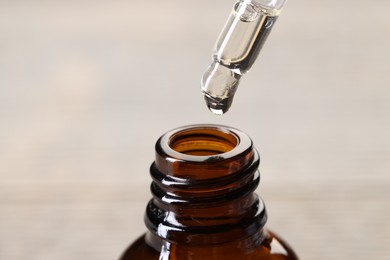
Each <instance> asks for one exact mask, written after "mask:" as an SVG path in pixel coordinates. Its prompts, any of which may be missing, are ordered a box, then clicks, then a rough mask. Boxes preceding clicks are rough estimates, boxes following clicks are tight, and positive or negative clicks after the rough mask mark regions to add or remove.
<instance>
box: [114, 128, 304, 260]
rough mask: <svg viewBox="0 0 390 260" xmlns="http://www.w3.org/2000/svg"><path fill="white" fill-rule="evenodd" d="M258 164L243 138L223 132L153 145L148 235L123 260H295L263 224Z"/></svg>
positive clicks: (183, 134)
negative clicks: (258, 191)
mask: <svg viewBox="0 0 390 260" xmlns="http://www.w3.org/2000/svg"><path fill="white" fill-rule="evenodd" d="M259 163H260V158H259V155H258V153H257V151H256V150H255V149H254V147H253V146H252V141H251V139H250V138H249V137H248V136H247V135H246V134H244V133H242V132H241V131H238V130H236V129H232V128H229V127H225V126H218V125H194V126H187V127H183V128H180V129H175V130H173V131H171V132H168V133H166V134H165V135H163V136H162V137H161V138H160V139H159V140H158V141H157V143H156V160H155V162H154V163H153V164H152V166H151V168H150V173H151V176H152V178H153V182H152V185H151V191H152V194H153V199H152V200H151V201H150V202H149V204H148V205H147V208H146V214H145V224H146V226H147V228H148V231H147V233H146V234H144V235H142V236H141V237H140V238H139V239H138V240H137V241H135V242H134V243H133V244H132V245H131V246H130V247H129V248H128V249H127V250H126V252H125V253H124V254H123V255H122V257H121V258H120V259H121V260H287V259H288V260H295V259H298V258H297V256H296V255H295V253H294V252H293V251H292V250H291V249H290V247H289V246H287V244H286V243H285V242H284V241H282V240H281V239H280V238H279V237H277V236H276V235H275V234H273V233H271V232H269V231H267V230H266V229H265V228H264V225H265V223H266V220H267V214H266V210H265V207H264V204H263V202H262V200H261V199H259V197H258V196H257V195H256V194H255V193H254V190H255V189H256V187H257V185H258V184H259V181H260V173H259V171H258V169H257V168H258V166H259Z"/></svg>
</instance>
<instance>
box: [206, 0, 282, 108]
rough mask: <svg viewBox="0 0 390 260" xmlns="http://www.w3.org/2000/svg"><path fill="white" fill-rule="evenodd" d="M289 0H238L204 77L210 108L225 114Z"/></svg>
mask: <svg viewBox="0 0 390 260" xmlns="http://www.w3.org/2000/svg"><path fill="white" fill-rule="evenodd" d="M285 2H286V0H256V1H252V0H238V1H237V2H236V3H235V5H234V7H233V11H232V13H231V15H230V16H229V18H228V20H227V22H226V24H225V26H224V28H223V30H222V32H221V34H220V36H219V38H218V40H217V43H216V44H215V47H214V50H213V62H212V63H211V65H210V66H209V67H208V69H207V70H206V72H205V74H204V75H203V77H202V81H201V89H202V93H203V95H204V98H205V100H206V104H207V106H208V108H209V109H210V110H211V111H212V112H213V113H215V114H218V115H222V114H224V113H225V112H227V111H228V110H229V108H230V106H231V104H232V101H233V97H234V94H235V92H236V90H237V87H238V84H239V82H240V79H241V77H242V76H243V75H244V74H245V73H246V72H248V70H249V69H250V68H251V67H252V65H253V63H254V62H255V60H256V58H257V56H258V54H259V52H260V50H261V49H262V47H263V44H264V42H265V41H266V40H267V37H268V35H269V33H270V32H271V30H272V27H273V25H274V24H275V22H276V20H277V18H278V16H279V14H280V12H281V10H282V8H283V6H284V4H285Z"/></svg>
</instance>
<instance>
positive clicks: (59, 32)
mask: <svg viewBox="0 0 390 260" xmlns="http://www.w3.org/2000/svg"><path fill="white" fill-rule="evenodd" d="M234 2H235V1H234V0H213V1H185V0H184V1H183V0H168V1H157V0H149V1H132V0H127V1H124V0H112V1H88V0H87V1H76V0H71V1H48V0H47V1H45V0H36V1H8V0H1V1H0V259H4V260H24V259H29V260H45V259H57V260H62V259H96V260H99V259H102V260H103V259H117V258H118V257H119V255H120V254H121V253H122V252H123V250H124V249H125V248H126V247H127V246H128V245H129V244H130V243H131V242H132V241H133V240H134V239H135V238H137V237H138V236H139V235H141V234H142V233H143V232H144V231H145V227H144V225H143V214H144V209H145V206H146V203H147V201H148V200H149V199H150V197H151V195H150V192H149V183H150V177H149V172H148V168H149V165H150V164H151V162H152V161H153V159H154V143H155V141H156V140H157V138H158V137H159V136H160V135H162V134H163V133H165V132H166V131H168V130H171V129H172V128H176V127H178V126H182V125H187V124H196V123H217V124H225V125H230V126H233V127H236V128H239V129H241V130H243V131H244V132H246V133H247V134H248V135H250V136H251V137H252V139H253V141H254V143H255V145H256V147H257V148H258V150H259V151H260V155H261V156H262V164H261V166H260V170H261V173H262V182H261V184H260V186H259V189H258V193H259V194H260V195H261V196H262V197H263V199H264V201H265V203H266V205H267V208H268V213H269V221H268V224H267V225H268V227H269V228H271V229H272V230H274V231H276V233H279V234H280V235H281V236H282V237H284V238H285V239H286V240H287V241H289V243H290V244H291V245H292V247H293V248H294V249H295V250H296V251H297V252H298V254H299V256H300V257H301V259H316V260H329V259H332V260H341V259H343V260H345V259H359V260H360V259H362V260H363V259H364V260H367V259H377V260H382V259H383V260H384V259H389V258H388V257H389V252H388V245H387V244H388V242H389V241H390V223H389V222H390V176H389V170H390V116H389V111H390V89H389V87H390V49H389V46H390V16H389V15H388V10H389V9H390V2H389V1H387V0H378V1H375V3H374V2H372V3H371V2H370V3H368V2H367V1H365V0H344V1H336V0H328V1H309V0H290V1H288V3H287V5H286V6H285V8H284V11H283V13H282V15H281V16H280V18H279V20H278V22H277V23H276V25H275V27H274V29H273V32H272V33H271V36H270V38H269V39H268V41H267V43H266V45H265V47H264V49H263V51H262V53H261V54H260V57H259V60H258V61H257V63H256V64H255V65H254V67H253V68H252V70H251V72H250V73H249V74H247V75H246V77H244V79H243V80H242V83H241V85H240V88H239V89H238V91H237V94H236V97H235V102H234V104H233V106H232V108H231V111H230V112H228V113H227V114H226V115H224V116H222V117H221V116H215V115H213V114H211V113H210V112H209V111H208V110H207V108H206V106H205V104H204V101H203V98H202V96H201V94H200V90H199V89H200V86H199V82H200V78H201V76H202V74H203V73H204V71H205V69H206V67H207V66H208V65H209V63H210V61H211V50H212V47H213V44H214V42H215V40H216V38H217V36H218V34H219V32H220V31H221V29H222V27H223V25H224V23H225V21H226V19H227V17H228V15H229V13H230V11H231V9H232V6H233V4H234Z"/></svg>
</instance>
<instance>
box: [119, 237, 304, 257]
mask: <svg viewBox="0 0 390 260" xmlns="http://www.w3.org/2000/svg"><path fill="white" fill-rule="evenodd" d="M267 233H268V234H267V237H266V238H265V239H264V240H262V242H261V243H259V245H256V246H254V247H253V246H252V245H248V244H246V243H248V242H247V241H237V242H234V243H227V244H221V245H218V246H213V247H191V246H188V245H182V244H169V245H168V246H164V245H163V246H161V248H160V249H159V250H157V249H155V246H151V245H149V244H148V243H147V241H146V240H147V239H146V236H145V235H143V236H141V237H140V238H139V239H137V240H136V241H135V242H134V243H133V244H132V245H131V246H130V247H129V248H128V249H127V250H126V252H125V253H124V254H123V255H122V257H121V258H120V260H136V259H143V260H159V259H163V260H190V259H191V260H205V259H208V260H221V259H222V260H298V257H297V256H296V254H295V253H294V251H293V250H292V249H291V248H290V247H289V246H288V245H287V243H286V242H284V241H283V240H282V239H281V238H280V237H278V236H277V235H275V234H274V233H272V232H267Z"/></svg>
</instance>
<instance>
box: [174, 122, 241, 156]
mask: <svg viewBox="0 0 390 260" xmlns="http://www.w3.org/2000/svg"><path fill="white" fill-rule="evenodd" d="M238 143H239V138H238V137H237V136H236V135H234V134H233V133H231V132H229V133H227V132H223V131H222V130H220V129H218V128H193V129H185V130H182V131H180V132H178V133H176V134H174V135H173V136H172V137H171V139H170V141H169V146H170V147H171V148H172V149H173V150H175V151H176V152H179V153H183V154H187V155H193V156H212V155H218V154H223V153H227V152H229V151H231V150H233V149H234V148H235V147H236V146H237V145H238Z"/></svg>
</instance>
